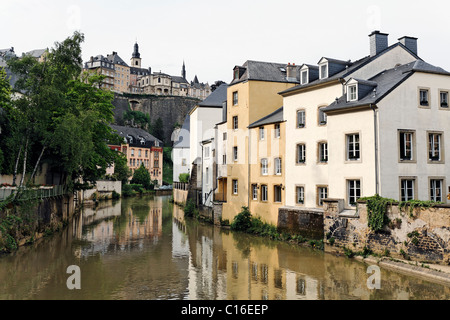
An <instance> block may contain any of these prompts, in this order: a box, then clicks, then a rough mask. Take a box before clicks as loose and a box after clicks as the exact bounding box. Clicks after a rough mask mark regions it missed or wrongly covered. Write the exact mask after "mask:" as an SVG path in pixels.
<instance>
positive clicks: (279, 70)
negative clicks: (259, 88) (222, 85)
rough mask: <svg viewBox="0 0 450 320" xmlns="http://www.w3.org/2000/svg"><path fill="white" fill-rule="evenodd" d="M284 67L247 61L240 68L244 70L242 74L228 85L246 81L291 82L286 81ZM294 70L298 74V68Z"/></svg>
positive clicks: (280, 64)
mask: <svg viewBox="0 0 450 320" xmlns="http://www.w3.org/2000/svg"><path fill="white" fill-rule="evenodd" d="M286 67H287V64H285V63H274V62H262V61H253V60H247V61H246V62H245V63H244V65H243V66H242V67H241V68H244V69H245V71H244V73H243V74H242V75H241V77H240V78H239V79H233V81H232V82H231V83H230V85H233V84H235V83H239V82H243V81H247V80H260V81H272V82H292V81H288V80H287V79H286ZM296 69H297V73H298V72H299V70H300V67H299V66H296ZM283 70H284V71H283Z"/></svg>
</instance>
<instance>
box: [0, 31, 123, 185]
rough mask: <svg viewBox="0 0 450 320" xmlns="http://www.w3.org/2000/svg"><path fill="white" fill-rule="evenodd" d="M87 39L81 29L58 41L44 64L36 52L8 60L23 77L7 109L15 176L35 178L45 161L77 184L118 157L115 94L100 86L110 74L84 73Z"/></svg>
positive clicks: (11, 166) (91, 178)
mask: <svg viewBox="0 0 450 320" xmlns="http://www.w3.org/2000/svg"><path fill="white" fill-rule="evenodd" d="M83 41H84V35H83V34H81V33H78V32H75V33H74V34H73V36H71V37H69V38H67V39H66V40H64V41H63V42H62V43H58V42H57V43H55V48H53V49H51V50H50V51H49V53H48V55H47V56H46V58H45V60H44V62H42V63H40V62H38V61H36V59H34V58H32V57H30V56H25V57H22V58H20V59H19V58H16V59H11V60H10V61H8V65H9V67H10V69H11V71H12V72H14V73H15V74H16V75H17V76H18V80H17V82H16V86H15V88H14V90H16V91H20V93H21V95H20V96H19V98H17V99H15V100H14V101H13V103H11V107H9V108H7V109H6V113H7V118H8V121H9V127H10V128H11V130H10V132H9V134H8V137H7V140H8V141H7V142H5V144H6V145H7V146H8V147H9V149H8V150H9V152H8V162H9V170H10V171H12V173H13V175H14V177H15V176H16V175H17V173H18V171H19V169H20V170H21V171H22V173H24V174H25V173H30V177H29V180H28V182H30V181H32V179H33V178H34V175H35V174H36V172H37V168H38V167H39V165H40V164H41V163H42V162H44V161H45V162H47V163H48V164H49V165H50V168H51V170H54V171H59V172H62V173H63V178H62V182H63V183H66V184H67V185H68V186H70V187H76V186H78V182H79V181H83V182H94V181H96V180H97V179H99V178H100V177H101V176H102V175H104V173H105V172H106V168H107V167H108V166H109V165H110V164H112V163H113V162H114V161H115V160H116V157H117V155H116V152H114V151H112V150H111V149H109V148H108V146H107V144H106V142H107V141H110V140H114V139H117V137H115V134H113V132H112V129H111V128H110V126H109V123H111V122H113V120H114V113H113V110H114V106H113V105H112V103H111V102H112V99H113V98H114V96H113V94H112V93H111V92H108V91H105V90H102V89H100V87H101V82H102V80H103V79H104V76H101V75H90V74H87V73H81V71H82V68H81V66H82V58H81V43H82V42H83ZM80 75H81V76H80ZM4 150H5V149H4ZM5 160H6V159H5ZM24 177H25V175H23V176H22V179H21V181H20V184H19V186H22V185H24V183H25V181H24ZM14 180H15V178H14ZM14 182H15V181H14Z"/></svg>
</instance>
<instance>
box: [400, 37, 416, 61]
mask: <svg viewBox="0 0 450 320" xmlns="http://www.w3.org/2000/svg"><path fill="white" fill-rule="evenodd" d="M398 42H400V43H401V44H402V45H404V46H405V47H406V48H408V49H409V50H410V51H412V52H413V53H414V54H415V55H416V56H417V52H418V51H417V38H414V37H407V36H404V37H402V38H400V39H398Z"/></svg>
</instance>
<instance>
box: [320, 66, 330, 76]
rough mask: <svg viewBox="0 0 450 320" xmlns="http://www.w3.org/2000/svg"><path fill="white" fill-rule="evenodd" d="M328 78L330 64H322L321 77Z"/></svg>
mask: <svg viewBox="0 0 450 320" xmlns="http://www.w3.org/2000/svg"><path fill="white" fill-rule="evenodd" d="M325 78H328V64H323V65H321V66H320V79H325Z"/></svg>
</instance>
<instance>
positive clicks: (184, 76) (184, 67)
mask: <svg viewBox="0 0 450 320" xmlns="http://www.w3.org/2000/svg"><path fill="white" fill-rule="evenodd" d="M181 76H182V77H183V79H186V66H185V65H184V60H183V68H181Z"/></svg>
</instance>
